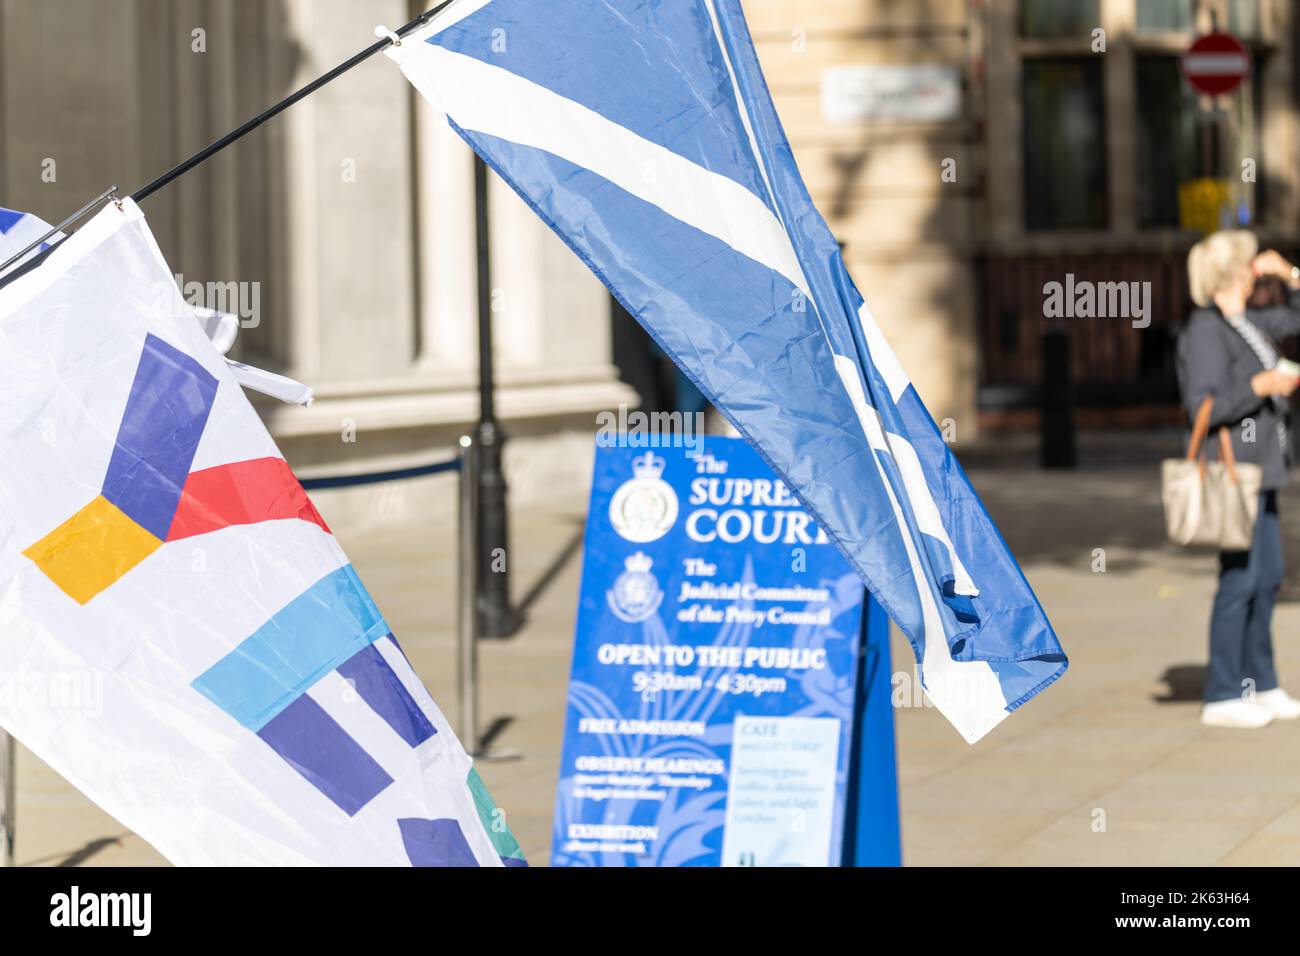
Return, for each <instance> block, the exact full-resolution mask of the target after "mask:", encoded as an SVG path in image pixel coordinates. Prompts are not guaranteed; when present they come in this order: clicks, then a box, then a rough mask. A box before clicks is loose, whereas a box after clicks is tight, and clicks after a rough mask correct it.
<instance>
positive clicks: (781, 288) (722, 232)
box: [388, 0, 1067, 743]
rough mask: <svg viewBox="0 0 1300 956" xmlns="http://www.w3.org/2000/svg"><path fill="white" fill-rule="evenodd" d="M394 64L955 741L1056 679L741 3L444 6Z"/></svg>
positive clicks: (674, 0)
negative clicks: (664, 367)
mask: <svg viewBox="0 0 1300 956" xmlns="http://www.w3.org/2000/svg"><path fill="white" fill-rule="evenodd" d="M388 55H389V56H390V57H391V58H392V59H394V60H395V61H396V62H397V63H398V64H399V65H400V67H401V69H402V71H403V73H405V75H406V76H407V78H408V79H409V80H410V81H411V82H412V83H413V84H414V85H415V86H416V87H417V88H418V89H419V91H420V92H421V93H422V94H423V95H424V96H425V97H426V98H427V99H428V100H429V101H430V102H431V103H432V104H433V105H434V106H435V107H437V108H438V109H439V110H441V111H442V112H443V113H444V114H446V116H447V119H448V122H449V123H450V124H451V126H452V128H453V129H454V130H455V131H456V132H457V133H459V134H460V135H461V136H462V137H463V138H464V139H465V140H466V142H468V143H469V145H470V146H471V147H473V149H474V150H475V151H476V152H477V153H478V154H479V155H480V156H482V157H483V158H484V160H485V161H486V162H487V163H488V164H489V165H490V166H491V167H492V168H493V169H494V170H496V172H497V173H499V174H500V175H501V176H502V177H503V178H504V179H505V180H506V182H508V183H509V184H510V185H511V186H512V187H513V188H514V190H515V191H516V192H517V193H518V194H519V195H520V196H521V197H522V198H523V199H524V201H525V202H526V203H528V205H529V206H531V207H532V209H533V211H534V212H536V213H537V215H539V216H540V217H541V218H542V219H543V220H545V221H546V223H547V224H548V225H550V226H551V228H552V229H554V230H555V231H556V232H557V233H558V234H559V235H560V236H561V237H562V238H563V239H564V240H565V242H567V243H568V245H569V246H570V247H571V248H572V249H573V250H574V252H576V253H577V254H578V255H579V256H580V257H581V258H582V259H583V260H584V261H585V262H586V263H587V265H588V266H590V267H591V269H592V271H594V272H595V273H596V275H597V276H599V278H600V279H601V280H602V281H603V282H604V283H605V284H606V285H607V286H608V287H609V289H610V290H611V291H612V292H613V294H614V295H615V296H616V297H617V298H618V299H619V301H620V302H621V303H622V304H623V305H624V306H625V307H626V308H627V310H628V311H629V312H630V313H631V314H632V315H634V316H636V318H637V319H638V320H639V321H640V323H641V324H642V325H643V326H644V327H645V328H646V329H647V330H648V331H649V333H650V334H651V335H652V336H653V337H654V339H655V341H656V342H657V343H658V344H659V346H660V347H661V348H663V350H664V351H665V352H666V353H667V354H668V355H669V356H671V357H672V359H673V360H674V361H675V362H676V363H677V365H678V366H679V367H680V368H681V369H682V370H683V371H684V372H685V373H686V374H687V375H688V376H690V378H691V379H692V380H693V381H694V382H695V384H696V385H697V386H698V387H699V388H700V390H701V391H702V392H703V393H704V394H705V395H706V396H707V397H708V399H709V400H710V401H711V402H712V403H713V404H714V405H715V406H716V407H717V408H718V409H719V410H720V411H721V412H722V413H723V414H724V415H725V416H726V417H727V418H728V420H730V422H731V423H732V424H733V425H734V426H735V427H736V428H737V429H738V430H739V431H740V433H741V434H742V435H744V437H745V438H747V439H748V440H749V441H750V443H751V444H753V445H754V447H755V448H756V449H758V451H759V453H760V454H761V455H762V456H763V457H764V458H765V459H766V460H767V462H768V464H769V465H771V466H772V467H773V468H774V469H775V470H776V471H777V473H778V474H780V475H781V476H782V477H783V478H784V479H785V481H786V482H787V483H788V484H789V485H790V486H791V488H792V489H793V490H794V491H795V492H796V493H797V494H798V495H799V497H800V498H801V499H802V500H803V502H804V504H805V505H806V506H807V507H808V509H809V510H810V511H811V512H812V513H813V514H814V515H815V516H816V518H817V519H818V521H819V523H820V525H821V527H822V528H823V529H824V530H825V531H826V533H827V534H828V535H829V536H830V537H831V538H832V539H833V540H834V541H835V542H836V544H837V545H838V546H839V547H840V549H841V550H842V551H843V552H844V554H845V556H846V557H847V558H848V559H849V561H850V562H851V563H852V564H853V566H854V567H855V568H856V569H857V571H858V573H859V574H860V575H861V576H862V578H863V580H864V581H865V582H866V584H867V586H868V587H869V588H870V590H871V591H872V593H873V594H874V595H875V596H876V598H877V599H878V600H879V601H880V603H881V604H882V605H883V606H884V607H885V609H886V610H887V611H888V612H889V614H890V616H891V617H892V618H893V619H894V621H895V622H897V624H898V625H899V627H901V628H902V630H903V631H904V632H905V633H906V634H907V636H908V638H909V639H910V641H911V643H912V647H913V650H914V651H915V653H916V658H917V661H918V662H919V665H920V671H921V677H922V681H923V683H924V686H925V688H926V690H927V692H928V694H929V696H930V699H931V700H932V701H933V703H934V704H935V706H936V707H937V708H938V709H939V710H940V711H942V712H943V713H944V715H945V716H946V717H947V718H948V719H949V720H950V721H951V722H952V723H953V724H954V725H955V726H956V727H957V729H958V730H959V731H960V732H961V734H962V735H963V736H964V737H965V738H966V739H967V740H968V741H970V742H972V743H973V742H974V741H976V740H978V739H979V738H980V737H982V736H983V735H984V734H986V733H988V731H989V730H991V729H992V728H993V727H994V726H995V725H996V724H998V723H999V722H1000V721H1002V720H1003V719H1004V718H1005V717H1006V716H1007V715H1008V714H1009V713H1010V712H1011V711H1013V710H1015V709H1016V708H1017V707H1019V706H1020V705H1021V704H1023V703H1025V702H1026V701H1027V700H1029V699H1030V698H1031V697H1033V696H1034V695H1036V694H1038V693H1039V692H1040V691H1042V690H1043V689H1044V688H1045V687H1047V686H1048V685H1049V684H1051V683H1052V682H1053V681H1055V680H1056V679H1057V678H1058V677H1060V676H1061V674H1062V673H1064V672H1065V669H1066V664H1067V662H1066V658H1065V655H1064V653H1063V651H1062V649H1061V645H1060V643H1059V641H1058V640H1057V638H1056V635H1055V633H1054V632H1053V630H1052V626H1051V624H1050V623H1049V622H1048V620H1047V617H1046V615H1045V614H1044V613H1043V610H1042V608H1041V606H1040V605H1039V603H1038V601H1037V599H1036V598H1035V596H1034V594H1033V592H1032V591H1031V590H1030V588H1029V585H1028V583H1027V582H1026V581H1025V578H1024V576H1023V575H1022V573H1021V571H1020V568H1019V566H1018V565H1017V564H1016V561H1015V559H1014V558H1013V557H1012V555H1011V553H1010V551H1009V550H1008V549H1007V547H1006V545H1005V543H1004V542H1003V541H1002V539H1001V537H1000V536H999V534H998V531H997V529H996V528H995V527H994V525H993V522H992V521H991V520H990V518H989V516H988V514H987V513H986V512H985V511H984V508H983V506H982V505H981V504H980V501H979V499H978V498H977V497H976V495H975V493H974V491H973V490H972V489H971V486H970V484H969V482H968V481H967V479H966V477H965V475H964V474H963V472H962V470H961V468H960V467H959V466H958V464H957V461H956V459H955V458H954V456H953V455H952V454H951V452H950V451H949V449H948V447H947V445H946V444H945V443H944V442H943V440H942V437H941V436H940V434H939V431H938V429H937V428H936V426H935V424H934V422H933V420H932V419H931V418H930V415H929V413H928V412H927V411H926V409H925V406H924V405H923V404H922V403H921V400H920V398H919V397H918V396H917V393H916V390H915V388H914V387H913V386H912V385H911V383H910V382H909V380H908V378H907V376H906V374H905V373H904V372H903V370H902V368H901V367H900V366H899V363H898V361H897V359H896V358H895V356H894V354H893V352H892V351H891V350H890V348H889V345H888V344H887V343H886V342H885V339H884V336H883V335H882V334H881V332H880V329H879V328H878V326H877V325H876V323H875V321H874V320H873V318H872V316H871V313H870V312H869V311H868V309H867V307H866V305H865V303H864V301H863V298H862V296H861V295H860V294H859V293H858V290H857V289H856V288H855V286H854V284H853V281H852V279H851V278H850V277H849V274H848V272H847V270H846V268H845V265H844V260H843V258H842V256H841V255H840V250H839V247H838V245H837V243H836V241H835V237H834V236H833V235H832V234H831V231H830V229H829V228H828V227H827V225H826V222H825V220H823V218H822V217H821V215H820V214H819V213H818V211H817V209H816V207H815V206H814V205H813V203H812V200H811V198H810V197H809V194H808V190H807V188H806V187H805V185H804V183H803V180H802V179H801V177H800V175H799V170H798V168H797V167H796V165H795V162H794V159H793V156H792V152H791V148H790V144H789V141H788V140H787V139H786V136H785V133H784V132H783V130H782V127H781V123H780V120H779V118H778V117H777V114H776V110H775V108H774V106H773V104H772V100H771V97H770V96H769V94H768V91H767V87H766V85H765V83H764V79H763V74H762V71H761V69H760V68H759V63H758V59H757V56H756V54H755V50H754V45H753V42H752V41H751V39H750V36H749V31H748V28H747V26H746V24H745V19H744V16H743V14H742V13H741V4H740V2H739V0H607V2H603V3H590V2H587V0H548V2H546V3H539V2H537V0H457V2H455V3H453V4H452V5H451V6H450V7H448V8H447V9H446V10H445V11H443V12H442V13H441V14H440V15H438V16H437V17H435V18H434V19H433V20H432V21H431V22H430V23H429V24H428V25H427V26H426V27H425V28H423V29H422V30H421V31H419V32H417V33H414V34H412V35H410V36H408V37H407V38H406V39H404V40H403V42H402V44H401V45H400V46H396V47H392V48H390V49H389V50H388Z"/></svg>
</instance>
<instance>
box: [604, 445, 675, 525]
mask: <svg viewBox="0 0 1300 956" xmlns="http://www.w3.org/2000/svg"><path fill="white" fill-rule="evenodd" d="M663 472H664V460H663V459H662V458H659V457H657V456H656V455H655V454H654V453H653V452H646V453H645V454H644V455H641V456H640V457H638V458H636V459H635V460H634V461H633V463H632V474H633V477H632V478H630V479H629V480H628V481H625V482H624V483H623V485H622V487H620V488H619V489H618V491H616V492H614V498H613V500H612V501H610V503H609V521H610V524H611V525H613V527H614V530H615V531H617V532H618V533H619V535H620V536H621V537H623V538H624V539H625V540H627V541H634V542H636V543H637V544H644V543H646V542H648V541H657V540H658V539H660V538H662V537H663V536H664V535H665V534H667V533H668V530H669V529H670V528H671V527H672V526H673V522H675V521H676V520H677V493H676V492H675V491H673V489H672V486H671V485H670V484H668V482H666V481H664V480H663V478H662V477H661V476H662V475H663Z"/></svg>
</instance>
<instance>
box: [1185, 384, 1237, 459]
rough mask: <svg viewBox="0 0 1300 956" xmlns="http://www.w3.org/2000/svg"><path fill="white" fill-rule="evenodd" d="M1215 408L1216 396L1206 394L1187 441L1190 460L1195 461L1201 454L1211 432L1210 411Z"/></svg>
mask: <svg viewBox="0 0 1300 956" xmlns="http://www.w3.org/2000/svg"><path fill="white" fill-rule="evenodd" d="M1213 408H1214V396H1213V395H1206V396H1205V400H1204V401H1202V402H1201V407H1200V408H1198V409H1197V410H1196V418H1195V419H1194V420H1193V421H1192V437H1191V440H1190V441H1188V443H1187V460H1188V461H1195V460H1196V459H1197V458H1199V457H1200V455H1201V448H1202V446H1204V444H1205V438H1206V436H1207V435H1209V433H1210V411H1211V409H1213ZM1221 440H1222V439H1221ZM1229 454H1231V453H1229Z"/></svg>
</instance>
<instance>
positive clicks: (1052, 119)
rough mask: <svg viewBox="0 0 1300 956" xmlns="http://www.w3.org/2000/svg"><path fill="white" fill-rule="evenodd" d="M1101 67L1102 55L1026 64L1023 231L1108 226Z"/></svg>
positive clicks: (1023, 77)
mask: <svg viewBox="0 0 1300 956" xmlns="http://www.w3.org/2000/svg"><path fill="white" fill-rule="evenodd" d="M1101 69H1102V63H1101V58H1100V57H1074V58H1063V59H1050V60H1047V59H1041V60H1040V59H1027V60H1025V61H1024V64H1023V69H1022V71H1021V101H1022V102H1023V103H1024V110H1025V112H1024V138H1023V143H1024V165H1025V182H1024V196H1025V227H1026V228H1027V229H1081V228H1082V229H1090V228H1104V227H1105V226H1106V224H1107V221H1108V218H1109V216H1108V204H1109V196H1108V193H1107V181H1106V114H1105V105H1104V102H1103V96H1102V78H1101V77H1102V74H1101Z"/></svg>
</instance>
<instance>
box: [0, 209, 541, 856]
mask: <svg viewBox="0 0 1300 956" xmlns="http://www.w3.org/2000/svg"><path fill="white" fill-rule="evenodd" d="M8 236H9V234H8V233H7V234H6V236H5V237H4V241H3V242H0V253H2V252H3V249H5V248H9V250H10V251H9V252H8V253H6V254H8V255H12V254H14V252H16V251H17V250H19V249H21V248H22V243H21V242H15V243H13V244H11V243H10V242H9V239H8ZM202 319H203V316H201V315H200V314H199V313H197V312H196V311H195V310H194V309H193V308H192V307H191V306H190V305H188V304H187V303H186V302H185V301H184V299H183V298H182V296H181V292H180V290H179V289H178V287H177V285H176V282H175V280H174V278H173V274H172V271H171V270H170V269H169V268H168V266H167V264H166V262H165V261H164V260H163V257H162V254H161V253H160V251H159V250H158V247H157V245H156V243H155V242H154V239H153V236H152V235H151V233H150V232H149V229H148V227H147V225H146V224H145V221H144V217H143V215H142V214H141V212H140V210H139V209H138V208H137V207H136V206H135V204H134V203H132V202H131V201H129V200H124V201H123V202H122V203H120V204H114V203H110V204H109V205H108V206H106V207H105V208H104V209H103V211H101V212H100V213H99V214H98V215H97V216H96V217H95V218H94V219H92V220H91V221H90V222H88V223H87V224H86V225H85V226H84V227H83V228H82V229H80V230H79V231H78V232H76V233H75V234H74V235H73V236H71V237H70V238H69V239H67V240H66V241H65V242H64V243H63V244H62V245H60V246H59V247H58V248H57V249H56V250H55V251H54V252H53V253H52V254H51V256H50V258H49V259H47V260H46V262H44V263H43V264H42V265H41V266H40V267H39V268H37V269H35V270H33V271H32V272H30V273H28V274H26V275H24V276H22V277H20V278H18V279H16V280H14V281H13V282H12V283H11V284H9V285H8V286H6V287H5V288H3V289H0V449H2V450H3V451H2V453H0V727H3V728H4V729H5V730H7V731H8V732H9V733H11V734H13V735H14V736H15V737H17V738H18V739H19V740H21V741H22V742H23V743H24V744H26V745H27V746H28V747H29V748H30V749H31V750H32V751H34V752H35V753H36V755H37V756H39V757H40V758H41V759H42V760H44V761H45V762H46V763H48V764H49V765H50V766H51V767H53V768H54V769H55V770H56V771H58V772H59V773H61V774H62V775H63V776H64V777H66V778H67V779H68V780H70V781H71V782H72V783H73V784H75V785H76V786H77V787H78V788H79V789H81V790H82V791H83V792H85V793H86V795H87V796H89V797H90V798H91V799H92V800H94V801H95V802H96V803H98V804H99V805H100V806H101V807H103V808H104V809H105V810H106V811H107V812H108V813H110V814H112V815H113V816H114V817H116V818H117V819H118V820H119V821H120V822H121V823H122V824H124V825H125V826H127V827H129V828H130V829H132V830H134V831H135V832H136V833H138V834H139V835H140V836H142V837H143V838H144V839H146V840H147V841H149V842H150V843H152V844H153V845H154V846H155V847H156V848H157V849H158V850H159V851H160V852H161V853H162V854H163V855H164V856H166V857H167V858H168V859H170V860H171V861H173V862H175V863H180V864H226V865H250V864H254V865H258V864H265V865H313V864H329V865H374V866H382V865H394V866H410V865H417V866H450V865H455V866H502V865H504V866H522V865H525V864H524V861H523V855H522V853H521V852H520V848H519V844H518V843H517V842H516V841H515V839H514V837H513V836H512V835H511V833H510V830H509V828H508V826H506V823H505V819H504V816H503V815H502V813H501V811H500V810H498V808H497V807H496V806H495V805H494V804H493V802H492V798H491V797H490V796H489V795H488V792H487V790H486V788H485V787H484V786H483V782H482V780H481V779H480V778H479V777H478V774H477V772H476V771H475V770H474V767H473V766H472V762H471V760H470V758H469V756H468V755H467V754H466V752H465V750H464V749H463V747H462V746H461V744H460V743H459V741H458V740H457V739H456V736H455V734H454V733H453V732H452V730H451V727H450V726H449V725H448V723H447V721H446V719H445V718H444V717H443V715H442V713H441V712H440V711H439V710H438V707H437V706H436V705H435V704H434V702H433V699H432V698H431V697H430V696H429V693H428V691H427V690H426V689H425V688H424V686H423V684H422V683H421V681H420V679H419V678H418V677H417V676H416V674H415V672H414V671H413V670H412V668H411V666H410V664H409V663H408V662H407V660H406V657H405V656H404V654H403V653H402V650H401V649H400V648H399V646H398V644H397V642H396V640H395V639H394V637H393V634H392V631H391V629H390V628H389V626H388V625H387V624H386V623H385V621H384V618H383V616H382V615H381V613H380V611H379V609H378V608H377V607H376V606H375V603H374V601H373V600H371V598H370V596H369V594H368V593H367V592H366V589H365V587H364V586H363V585H362V584H361V581H360V580H359V579H358V577H357V574H356V571H355V570H354V569H353V567H352V565H351V564H350V563H349V562H348V559H347V556H346V555H345V554H344V553H343V550H342V548H340V547H339V544H338V542H337V541H336V540H335V538H334V536H333V535H332V534H331V533H330V531H329V528H328V527H327V526H326V523H325V521H324V520H323V519H322V518H321V515H320V514H319V512H318V511H317V510H316V508H315V507H314V506H313V505H312V503H311V501H310V500H309V499H308V497H307V495H306V493H305V492H304V491H303V489H302V486H301V485H300V484H299V483H298V481H297V479H296V478H295V477H294V475H293V473H292V472H291V471H290V469H289V466H288V465H287V464H286V463H285V461H284V458H283V457H282V456H281V454H280V452H279V451H278V450H277V448H276V446H275V443H274V442H273V441H272V439H271V437H270V435H269V434H268V433H267V431H266V428H265V427H264V426H263V425H262V422H261V420H260V419H259V418H258V416H257V414H256V413H255V412H254V410H253V408H252V406H251V404H250V403H249V402H248V400H247V398H246V397H245V396H244V394H243V391H242V390H241V388H240V385H239V383H238V381H237V379H236V378H235V376H234V374H233V372H232V369H231V367H230V366H229V365H228V364H227V362H226V361H225V359H224V358H223V357H222V354H221V352H220V350H219V348H218V347H217V346H216V345H214V344H213V341H212V340H211V339H210V338H209V335H208V331H205V323H204V322H203V321H202ZM209 331H210V330H209Z"/></svg>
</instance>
